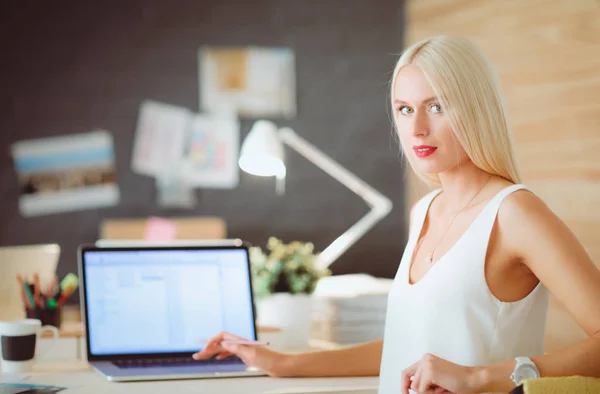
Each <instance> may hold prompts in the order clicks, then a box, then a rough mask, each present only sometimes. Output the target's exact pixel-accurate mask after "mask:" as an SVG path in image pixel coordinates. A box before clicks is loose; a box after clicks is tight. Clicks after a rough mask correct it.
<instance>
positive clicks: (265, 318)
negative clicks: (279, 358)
mask: <svg viewBox="0 0 600 394" xmlns="http://www.w3.org/2000/svg"><path fill="white" fill-rule="evenodd" d="M312 301H313V299H312V297H311V296H310V295H308V294H290V293H275V294H272V295H270V296H268V297H265V298H262V299H260V300H259V301H258V302H257V305H256V309H257V321H258V324H259V325H260V326H268V327H276V328H280V329H281V330H282V331H283V341H284V345H285V346H286V347H289V348H299V347H306V346H308V339H309V336H310V327H311V317H312V305H313V302H312Z"/></svg>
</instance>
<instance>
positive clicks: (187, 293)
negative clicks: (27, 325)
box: [78, 244, 265, 382]
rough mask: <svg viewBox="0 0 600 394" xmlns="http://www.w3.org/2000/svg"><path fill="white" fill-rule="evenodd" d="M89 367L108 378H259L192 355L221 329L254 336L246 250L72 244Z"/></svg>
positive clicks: (237, 363)
mask: <svg viewBox="0 0 600 394" xmlns="http://www.w3.org/2000/svg"><path fill="white" fill-rule="evenodd" d="M78 254H79V278H80V297H81V309H82V318H83V320H84V324H85V336H86V342H87V344H86V347H87V349H86V350H87V358H88V362H89V363H90V365H91V366H92V367H93V368H94V369H95V370H96V371H97V372H99V373H100V374H102V375H104V376H105V377H106V378H107V379H108V380H111V381H117V382H121V381H141V380H168V379H191V378H215V377H242V376H264V375H265V373H263V372H262V371H260V370H258V369H256V368H252V367H249V366H247V365H246V364H244V363H243V362H242V361H241V360H240V359H238V358H235V357H229V358H226V359H224V360H216V359H210V360H204V361H197V360H194V359H193V358H192V354H193V353H195V352H197V351H198V350H200V349H201V348H202V347H203V346H205V343H203V341H205V340H207V339H210V338H211V337H213V336H214V335H216V334H218V333H219V332H220V331H228V332H230V333H232V334H235V335H238V336H241V337H244V338H247V339H251V340H256V339H257V333H256V326H255V310H254V301H253V295H252V283H251V273H250V260H249V255H248V248H247V246H246V245H243V244H241V245H240V244H231V245H218V246H216V245H215V246H208V245H204V246H183V245H172V246H131V247H126V246H119V247H98V246H97V245H82V246H80V248H79V253H78Z"/></svg>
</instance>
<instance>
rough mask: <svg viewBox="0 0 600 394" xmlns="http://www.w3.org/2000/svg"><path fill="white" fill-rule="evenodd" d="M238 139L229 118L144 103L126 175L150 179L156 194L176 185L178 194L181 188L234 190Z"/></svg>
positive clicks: (236, 126)
mask: <svg viewBox="0 0 600 394" xmlns="http://www.w3.org/2000/svg"><path fill="white" fill-rule="evenodd" d="M239 134H240V124H239V121H238V119H237V117H236V116H235V115H233V114H231V113H229V114H224V113H223V114H199V113H195V112H192V111H190V110H188V109H186V108H184V107H179V106H174V105H171V104H166V103H160V102H156V101H151V100H146V101H144V102H143V103H142V105H141V106H140V113H139V117H138V124H137V129H136V133H135V142H134V149H133V154H132V169H133V170H134V171H135V172H137V173H139V174H143V175H148V176H153V177H155V178H156V179H157V186H158V187H159V188H160V187H163V188H165V187H166V186H164V185H169V187H174V186H173V185H177V187H178V189H179V190H180V192H181V193H185V187H187V188H188V189H193V188H234V187H236V186H237V184H238V172H239V171H238V167H237V160H238V150H239ZM175 179H176V180H177V182H175V181H174V180H175ZM182 185H183V186H182ZM163 192H164V193H161V194H169V192H168V191H167V190H163Z"/></svg>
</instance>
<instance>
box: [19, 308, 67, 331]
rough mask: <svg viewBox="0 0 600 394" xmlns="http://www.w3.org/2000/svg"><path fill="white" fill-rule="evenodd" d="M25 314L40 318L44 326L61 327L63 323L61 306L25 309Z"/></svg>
mask: <svg viewBox="0 0 600 394" xmlns="http://www.w3.org/2000/svg"><path fill="white" fill-rule="evenodd" d="M25 314H26V316H27V317H28V318H29V319H38V320H40V321H41V322H42V326H54V327H56V328H60V323H61V308H52V309H39V308H36V309H29V308H26V309H25Z"/></svg>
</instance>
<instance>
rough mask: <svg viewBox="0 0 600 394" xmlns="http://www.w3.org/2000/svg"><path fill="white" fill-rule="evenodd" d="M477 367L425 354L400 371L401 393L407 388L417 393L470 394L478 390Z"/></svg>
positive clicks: (406, 390)
mask: <svg viewBox="0 0 600 394" xmlns="http://www.w3.org/2000/svg"><path fill="white" fill-rule="evenodd" d="M476 373H477V369H476V368H474V367H465V366H463V365H458V364H454V363H451V362H449V361H446V360H444V359H441V358H439V357H436V356H434V355H432V354H426V355H425V356H423V357H422V358H421V359H420V360H419V361H417V362H416V363H414V364H413V365H411V366H410V367H408V368H406V369H405V370H404V371H402V394H409V392H408V389H411V390H413V391H416V392H417V393H419V394H442V393H456V394H471V393H476V392H478V391H479V387H478V385H477V384H476Z"/></svg>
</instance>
